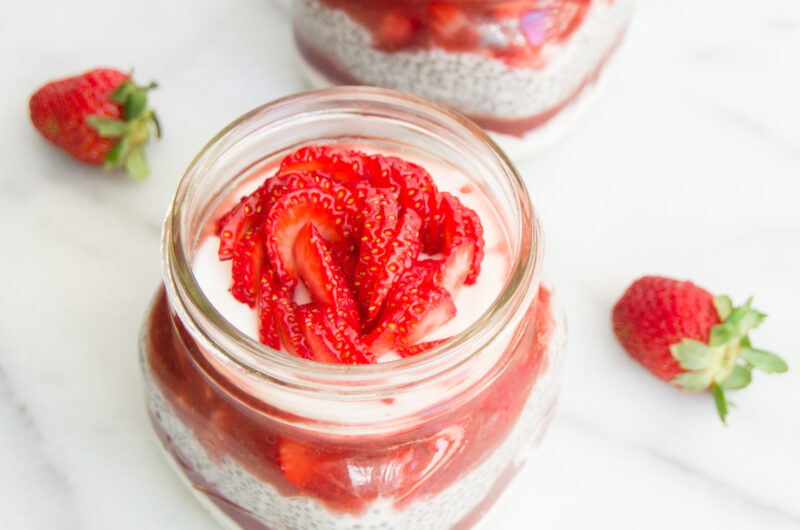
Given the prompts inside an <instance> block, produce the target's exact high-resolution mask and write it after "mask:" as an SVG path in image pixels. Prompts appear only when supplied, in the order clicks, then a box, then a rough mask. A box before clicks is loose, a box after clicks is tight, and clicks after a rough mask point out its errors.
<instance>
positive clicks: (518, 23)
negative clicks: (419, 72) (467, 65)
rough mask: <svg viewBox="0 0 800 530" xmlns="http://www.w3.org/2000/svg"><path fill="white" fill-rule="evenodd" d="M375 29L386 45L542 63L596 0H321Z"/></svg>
mask: <svg viewBox="0 0 800 530" xmlns="http://www.w3.org/2000/svg"><path fill="white" fill-rule="evenodd" d="M320 1H321V2H322V3H323V4H326V5H327V6H329V7H331V8H335V9H340V10H342V11H344V12H346V13H347V14H348V15H349V16H350V17H351V18H352V19H353V20H356V21H357V22H358V23H360V24H361V25H362V26H364V27H365V28H368V29H369V31H370V32H371V33H372V44H373V46H374V47H375V48H376V49H379V50H383V51H389V52H393V51H402V50H409V51H414V50H427V49H432V48H439V49H444V50H447V51H449V52H464V53H472V54H477V55H483V56H486V57H491V58H494V59H498V60H500V61H502V62H504V63H506V64H508V65H511V66H525V67H534V68H541V67H543V66H544V65H545V64H546V62H547V57H546V53H544V52H546V50H547V47H548V46H551V45H557V44H561V43H563V42H564V41H566V40H567V39H569V37H570V36H571V35H572V34H573V33H574V32H575V30H576V29H577V28H578V27H579V26H580V25H581V23H582V22H583V19H584V17H585V16H586V12H587V10H588V9H589V5H590V4H591V3H592V0H512V1H508V0H488V1H473V2H445V1H438V0H435V1H419V0H372V1H370V2H355V1H353V0H320Z"/></svg>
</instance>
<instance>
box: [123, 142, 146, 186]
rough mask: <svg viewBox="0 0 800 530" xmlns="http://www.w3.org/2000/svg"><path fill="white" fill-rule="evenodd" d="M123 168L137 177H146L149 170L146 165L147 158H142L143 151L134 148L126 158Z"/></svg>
mask: <svg viewBox="0 0 800 530" xmlns="http://www.w3.org/2000/svg"><path fill="white" fill-rule="evenodd" d="M125 169H126V170H128V173H130V174H131V175H133V176H134V177H136V178H137V179H145V178H147V175H148V174H149V173H150V170H149V169H148V167H147V160H145V158H144V151H142V149H134V150H133V151H131V153H130V155H129V156H128V159H127V160H126V161H125Z"/></svg>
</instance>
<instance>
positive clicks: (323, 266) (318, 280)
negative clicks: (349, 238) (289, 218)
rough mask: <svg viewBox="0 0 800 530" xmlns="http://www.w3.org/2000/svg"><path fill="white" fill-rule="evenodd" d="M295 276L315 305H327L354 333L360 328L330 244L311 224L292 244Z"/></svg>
mask: <svg viewBox="0 0 800 530" xmlns="http://www.w3.org/2000/svg"><path fill="white" fill-rule="evenodd" d="M294 259H295V263H296V264H297V273H298V275H299V276H300V278H301V279H302V280H303V283H305V285H306V287H307V288H308V290H309V291H310V292H311V296H312V297H313V298H314V300H315V301H316V302H319V303H322V304H325V305H328V306H330V307H332V308H333V310H334V311H335V312H336V313H337V314H338V315H339V316H341V317H342V318H344V319H345V320H346V321H347V322H348V324H350V325H351V326H352V327H353V328H355V329H356V330H360V329H361V323H360V321H359V320H358V310H357V309H356V300H355V298H354V297H353V292H352V291H351V290H350V284H349V283H348V281H347V278H346V277H345V275H344V272H342V268H341V267H340V266H339V264H338V263H337V261H336V259H335V258H334V256H333V253H332V251H331V247H330V245H328V243H327V242H326V241H325V240H324V239H323V238H322V236H321V235H320V233H319V231H318V230H317V229H316V228H315V227H314V225H313V224H312V223H307V224H306V225H305V226H304V227H303V228H302V229H301V230H300V232H298V234H297V239H295V242H294Z"/></svg>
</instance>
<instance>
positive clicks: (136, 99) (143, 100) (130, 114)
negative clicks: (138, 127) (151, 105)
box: [125, 89, 147, 121]
mask: <svg viewBox="0 0 800 530" xmlns="http://www.w3.org/2000/svg"><path fill="white" fill-rule="evenodd" d="M146 108H147V92H145V91H144V90H140V89H136V90H133V91H131V93H130V94H129V95H128V100H127V101H126V102H125V119H126V120H129V121H130V120H135V119H136V118H138V117H139V116H140V115H141V114H142V111H144V109H146Z"/></svg>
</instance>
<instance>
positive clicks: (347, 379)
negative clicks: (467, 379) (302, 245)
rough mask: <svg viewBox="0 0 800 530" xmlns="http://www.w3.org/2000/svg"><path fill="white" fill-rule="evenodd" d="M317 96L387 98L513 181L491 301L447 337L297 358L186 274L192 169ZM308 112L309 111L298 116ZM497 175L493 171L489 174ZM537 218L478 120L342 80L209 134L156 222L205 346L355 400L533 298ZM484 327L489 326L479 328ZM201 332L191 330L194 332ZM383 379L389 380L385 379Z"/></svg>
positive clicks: (539, 244) (460, 345) (436, 361)
mask: <svg viewBox="0 0 800 530" xmlns="http://www.w3.org/2000/svg"><path fill="white" fill-rule="evenodd" d="M320 101H324V102H327V103H331V104H340V105H345V104H347V103H358V104H359V105H364V104H374V105H391V106H394V107H402V108H404V109H406V108H407V109H408V110H409V113H411V111H412V110H413V112H414V113H416V114H413V117H415V118H420V116H424V117H425V118H426V119H429V120H432V121H433V122H438V123H439V124H443V125H446V127H447V128H448V130H449V132H452V133H453V134H459V135H462V136H463V137H464V138H466V139H469V140H471V141H472V142H473V143H474V144H475V146H476V147H481V148H482V149H483V150H484V151H485V152H486V153H487V154H488V155H489V156H491V157H492V158H493V159H494V162H496V163H497V164H498V166H499V167H500V168H501V170H502V175H503V178H504V179H505V180H506V181H507V183H508V184H509V185H510V186H511V189H512V190H513V195H514V199H515V201H516V203H517V204H516V205H515V206H517V211H516V212H514V213H515V215H514V218H513V221H514V224H515V225H517V226H516V227H515V228H516V229H517V230H518V234H519V238H518V239H519V241H518V242H517V244H516V245H514V246H513V247H512V254H513V255H512V258H513V259H512V263H511V268H510V272H509V275H508V279H507V280H506V283H505V284H504V286H503V288H502V291H501V292H500V294H499V295H498V296H497V298H496V299H495V300H494V301H493V303H492V305H491V306H490V307H489V308H488V309H487V310H486V311H484V312H483V314H482V315H481V316H480V317H479V318H478V319H477V320H475V321H474V322H472V323H471V324H470V325H469V326H468V327H467V328H466V329H464V330H463V331H461V332H460V333H458V334H457V335H455V336H454V337H453V338H452V339H450V340H448V341H446V342H445V343H443V344H440V345H438V346H436V347H434V348H431V349H430V350H427V351H425V352H423V353H420V354H417V355H414V356H410V357H406V358H401V359H397V360H392V361H387V362H381V363H374V364H358V365H342V364H331V363H321V362H318V361H313V360H309V359H303V358H300V357H297V356H294V355H291V354H289V353H286V352H283V351H280V350H276V349H273V348H270V347H268V346H266V345H264V344H262V343H260V342H259V341H257V340H255V339H254V338H252V337H250V336H249V335H247V334H245V333H244V332H242V331H240V330H239V329H238V328H237V327H235V326H234V325H233V324H232V323H230V322H229V321H228V320H227V319H226V318H225V317H224V316H223V315H222V314H221V313H220V312H219V311H218V310H217V309H216V308H215V307H214V306H213V305H212V304H211V303H210V301H209V300H208V299H207V297H206V296H205V294H204V293H203V291H202V289H200V287H199V285H198V283H197V280H196V279H195V277H194V274H193V273H192V264H191V256H190V255H187V252H186V251H185V250H186V248H185V245H184V244H183V243H184V241H183V239H184V238H183V236H184V234H185V226H184V221H185V220H184V216H183V215H181V213H182V208H183V206H185V202H186V200H187V197H188V196H189V192H190V190H191V188H192V186H193V185H194V183H195V182H196V180H197V179H199V178H202V176H203V175H204V174H205V173H199V174H198V173H196V171H197V170H198V168H200V167H201V166H202V164H203V163H204V162H205V161H206V160H207V159H209V158H211V159H213V157H214V156H219V155H220V152H219V149H220V146H221V144H224V142H225V141H226V140H228V139H229V138H230V136H231V135H232V134H234V133H235V132H236V130H237V128H239V127H240V126H242V125H243V124H245V123H247V122H248V121H249V120H252V119H256V118H259V117H265V116H266V117H269V118H271V121H268V122H267V123H266V124H264V125H263V126H262V127H260V128H259V130H260V129H263V128H264V127H269V126H270V124H275V123H277V122H278V121H280V120H287V119H291V118H292V114H291V111H292V109H295V108H297V107H298V106H300V107H302V106H303V105H304V104H309V103H311V102H320ZM305 117H306V118H307V117H308V115H305ZM495 176H497V177H500V175H495ZM543 246H544V242H543V234H542V229H541V224H540V221H539V219H538V216H537V215H536V212H535V211H534V209H533V207H532V205H531V201H530V196H529V194H528V191H527V188H526V186H525V183H524V181H523V179H522V178H521V176H520V175H519V173H518V172H517V170H516V168H515V166H514V165H513V163H512V162H511V161H510V160H509V159H508V157H507V156H506V155H505V153H503V152H502V150H501V149H500V148H499V147H498V146H497V144H495V142H494V141H493V140H492V139H491V138H489V137H488V136H487V135H486V134H485V133H484V132H483V130H482V129H480V127H478V126H477V125H476V124H474V123H473V122H472V121H470V120H469V119H467V118H466V117H464V116H462V115H461V114H459V113H457V112H456V111H454V110H452V109H450V108H448V107H446V106H444V105H440V104H437V103H434V102H431V101H429V100H426V99H423V98H420V97H417V96H414V95H410V94H406V93H402V92H398V91H394V90H390V89H384V88H377V87H365V86H340V87H333V88H325V89H320V90H313V91H308V92H301V93H297V94H292V95H289V96H286V97H283V98H280V99H277V100H273V101H271V102H268V103H265V104H263V105H261V106H259V107H257V108H255V109H253V110H251V111H249V112H247V113H245V114H243V115H242V116H240V117H239V118H237V119H236V120H234V121H233V122H231V123H230V124H229V125H227V126H226V127H225V128H223V129H222V130H221V131H220V132H219V133H217V134H216V135H215V136H214V137H213V138H212V139H211V140H210V141H209V142H208V143H207V144H206V145H205V146H204V147H203V148H202V149H201V150H200V152H199V153H198V154H197V155H196V156H195V158H194V159H193V160H192V162H191V163H190V164H189V166H188V168H187V170H186V172H185V173H184V175H183V176H182V178H181V180H180V182H179V184H178V189H177V191H176V193H175V195H174V197H173V200H172V202H171V204H170V207H169V210H168V212H167V216H166V219H165V221H164V230H163V234H162V265H163V275H164V282H165V286H166V291H167V295H168V297H169V302H170V305H171V307H172V308H173V310H175V311H176V312H177V313H178V317H179V318H180V320H181V321H182V322H183V323H184V324H186V323H187V318H188V319H189V322H191V324H192V327H193V328H194V329H193V330H191V331H196V332H197V333H193V335H195V338H196V339H200V340H201V342H202V345H203V346H204V347H205V349H206V350H209V351H210V352H211V353H213V354H214V355H216V356H217V357H218V358H220V359H221V360H223V361H224V362H232V363H233V364H235V365H238V367H240V368H242V369H244V370H246V371H248V372H250V373H251V374H252V375H254V376H256V377H258V378H260V379H264V380H266V381H271V382H273V383H275V384H279V385H281V386H287V387H294V388H295V389H297V390H298V391H301V392H302V391H313V392H314V393H317V392H323V393H325V392H329V393H331V394H336V395H338V396H340V397H342V396H345V397H348V396H353V397H363V395H364V394H373V395H376V394H381V392H382V391H386V390H388V389H389V388H397V387H399V386H408V385H415V386H416V385H419V384H422V383H424V382H425V381H428V380H431V379H433V378H435V377H436V376H437V375H439V374H441V373H444V372H447V371H448V370H450V369H452V368H454V367H456V366H459V365H461V364H463V363H464V362H467V360H468V359H469V358H470V357H472V356H473V355H475V354H477V353H479V352H480V351H481V349H482V348H483V346H485V345H486V344H488V343H489V342H490V341H491V340H492V339H494V338H495V336H496V335H498V334H499V333H502V331H503V329H504V327H505V326H504V324H505V323H507V322H508V320H509V319H510V318H511V317H513V315H514V313H515V312H516V310H517V309H518V308H519V307H527V306H528V305H529V302H530V301H532V300H533V296H534V294H535V293H533V291H534V287H535V286H536V285H538V283H539V278H540V275H541V263H542V254H543ZM487 330H489V333H488V334H487ZM198 334H199V336H197V335H198ZM389 375H390V376H391V380H387V376H389Z"/></svg>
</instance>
